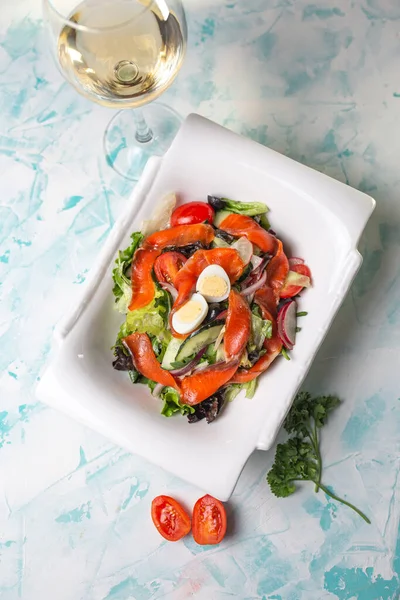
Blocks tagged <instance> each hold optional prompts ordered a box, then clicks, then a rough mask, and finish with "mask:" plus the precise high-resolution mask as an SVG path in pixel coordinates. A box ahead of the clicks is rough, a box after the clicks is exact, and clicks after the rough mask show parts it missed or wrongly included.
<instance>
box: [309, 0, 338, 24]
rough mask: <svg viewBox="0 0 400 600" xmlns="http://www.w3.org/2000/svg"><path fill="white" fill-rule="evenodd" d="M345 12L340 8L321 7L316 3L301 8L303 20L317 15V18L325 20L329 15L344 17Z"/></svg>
mask: <svg viewBox="0 0 400 600" xmlns="http://www.w3.org/2000/svg"><path fill="white" fill-rule="evenodd" d="M345 16H346V14H345V13H344V12H343V11H342V10H340V8H321V7H319V6H317V5H316V4H309V5H308V6H306V7H305V8H304V10H303V21H306V20H307V19H312V18H313V17H317V19H321V20H325V19H330V18H331V17H345Z"/></svg>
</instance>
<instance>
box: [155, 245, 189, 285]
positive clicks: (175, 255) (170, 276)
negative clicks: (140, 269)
mask: <svg viewBox="0 0 400 600" xmlns="http://www.w3.org/2000/svg"><path fill="white" fill-rule="evenodd" d="M186 260H187V259H186V256H184V255H183V254H181V253H180V252H164V254H161V255H160V256H159V257H158V258H157V259H156V262H155V263H154V272H155V274H156V277H157V279H158V281H159V282H160V283H170V284H171V285H174V282H175V277H176V276H177V274H178V271H179V270H180V269H181V268H182V267H183V265H184V264H185V262H186Z"/></svg>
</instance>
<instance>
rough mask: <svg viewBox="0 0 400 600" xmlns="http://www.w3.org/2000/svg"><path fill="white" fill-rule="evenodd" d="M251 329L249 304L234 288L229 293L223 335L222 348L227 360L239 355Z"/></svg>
mask: <svg viewBox="0 0 400 600" xmlns="http://www.w3.org/2000/svg"><path fill="white" fill-rule="evenodd" d="M250 330H251V312H250V308H249V304H248V302H247V300H246V299H245V298H243V296H241V295H240V294H239V293H238V292H236V291H235V290H231V293H230V294H229V305H228V316H227V318H226V331H225V335H224V350H225V355H226V358H227V360H230V359H232V358H237V357H239V358H240V357H241V356H242V354H243V351H244V349H245V348H246V345H247V342H248V341H249V337H250Z"/></svg>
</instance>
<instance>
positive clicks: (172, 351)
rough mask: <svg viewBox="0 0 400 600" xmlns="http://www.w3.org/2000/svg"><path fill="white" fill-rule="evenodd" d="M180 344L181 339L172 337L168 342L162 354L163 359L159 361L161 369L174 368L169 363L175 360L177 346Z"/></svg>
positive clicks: (169, 369) (170, 369)
mask: <svg viewBox="0 0 400 600" xmlns="http://www.w3.org/2000/svg"><path fill="white" fill-rule="evenodd" d="M181 346H182V340H179V339H178V338H174V337H173V338H172V340H171V341H170V343H169V344H168V346H167V349H166V351H165V354H164V358H163V361H162V363H161V367H162V368H163V369H167V370H168V371H172V369H173V368H174V367H173V366H172V365H171V363H173V362H174V361H176V355H177V354H178V351H179V348H180V347H181Z"/></svg>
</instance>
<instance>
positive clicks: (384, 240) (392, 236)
mask: <svg viewBox="0 0 400 600" xmlns="http://www.w3.org/2000/svg"><path fill="white" fill-rule="evenodd" d="M379 237H380V240H381V244H382V247H383V249H384V250H388V249H389V248H390V246H399V245H400V231H399V227H398V226H397V225H392V224H391V223H381V224H380V225H379Z"/></svg>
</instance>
